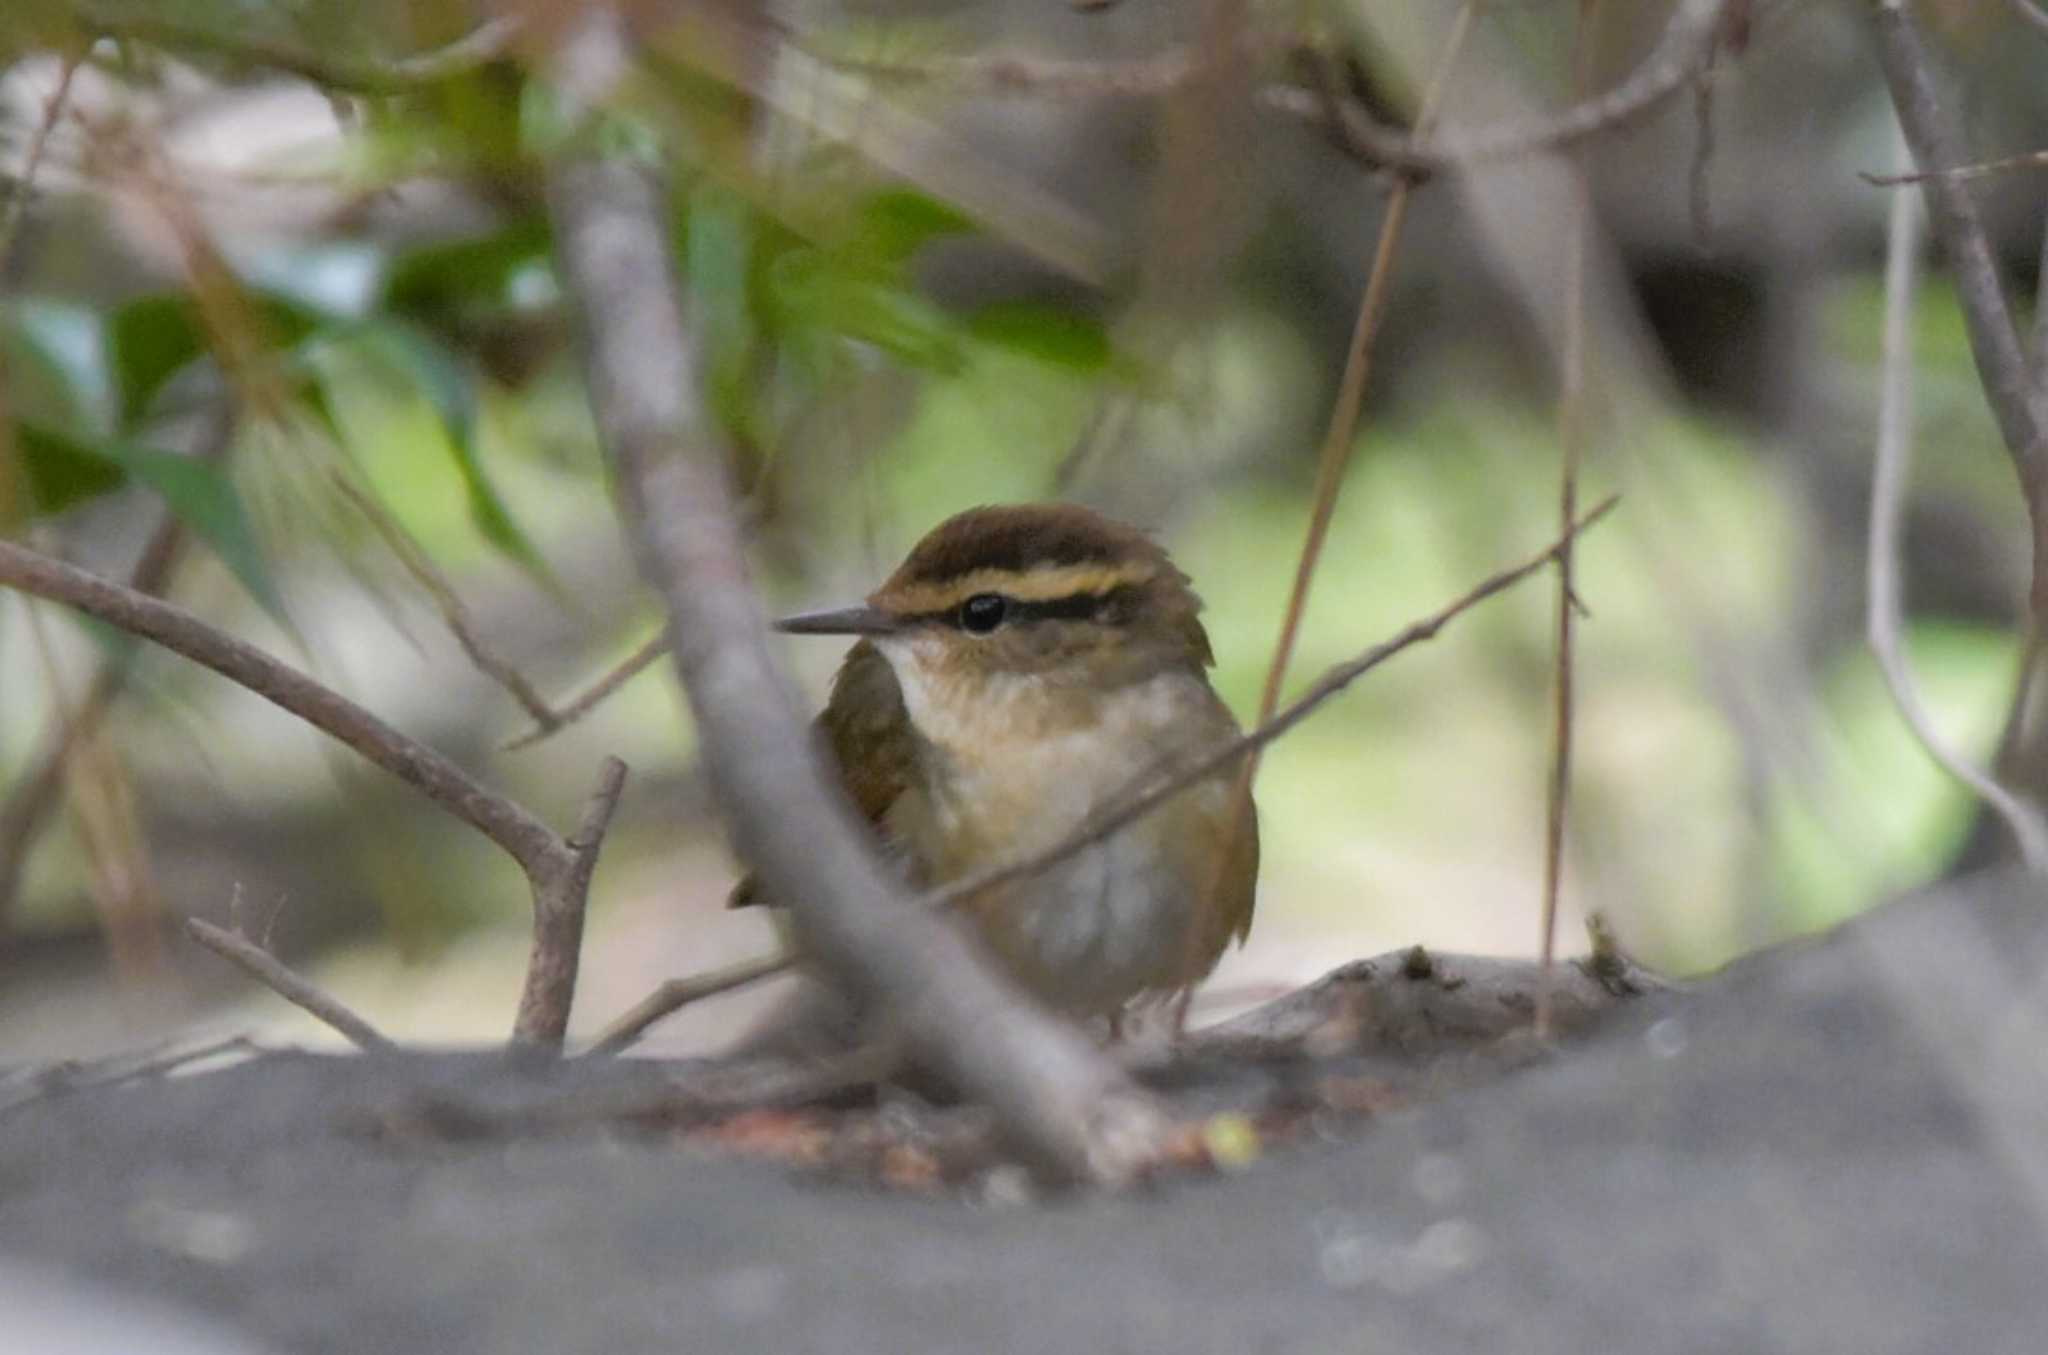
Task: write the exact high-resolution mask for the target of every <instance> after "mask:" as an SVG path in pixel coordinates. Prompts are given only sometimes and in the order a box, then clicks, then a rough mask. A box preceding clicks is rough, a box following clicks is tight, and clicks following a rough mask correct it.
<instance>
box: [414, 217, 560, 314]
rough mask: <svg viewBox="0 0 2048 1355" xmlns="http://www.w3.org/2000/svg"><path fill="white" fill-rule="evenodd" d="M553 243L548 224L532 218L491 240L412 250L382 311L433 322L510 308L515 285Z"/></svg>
mask: <svg viewBox="0 0 2048 1355" xmlns="http://www.w3.org/2000/svg"><path fill="white" fill-rule="evenodd" d="M549 240H550V235H549V232H548V227H547V222H546V221H544V220H542V219H541V218H539V217H533V218H529V219H527V220H524V221H520V222H517V223H515V224H514V225H512V226H509V227H507V228H506V229H504V230H501V231H497V232H495V233H493V234H490V235H483V236H476V237H473V238H471V239H467V240H453V241H446V242H443V243H438V244H432V245H423V246H421V247H420V248H418V249H412V250H408V251H406V253H405V254H404V255H403V256H402V257H401V258H399V259H398V260H397V261H396V262H395V263H394V264H393V265H392V266H391V271H390V272H389V273H388V274H387V275H386V277H385V279H384V286H383V288H382V292H381V304H380V307H379V309H382V310H389V311H396V312H398V313H399V314H401V315H408V316H411V317H413V318H414V319H417V320H422V321H428V322H432V321H436V320H441V319H444V318H445V317H447V316H449V315H451V314H457V315H459V314H463V313H465V312H468V311H470V310H473V309H478V308H491V309H495V308H498V307H502V306H505V305H508V304H510V301H511V297H510V291H511V284H512V279H513V278H514V277H515V276H517V275H518V273H519V272H520V271H521V270H522V269H524V268H526V267H527V266H529V265H530V264H532V263H533V262H534V261H535V260H536V259H544V258H546V257H547V255H548V249H549Z"/></svg>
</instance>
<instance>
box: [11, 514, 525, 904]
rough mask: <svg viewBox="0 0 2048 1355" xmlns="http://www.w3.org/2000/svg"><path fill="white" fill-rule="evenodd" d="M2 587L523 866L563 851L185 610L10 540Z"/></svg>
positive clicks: (495, 800) (401, 738)
mask: <svg viewBox="0 0 2048 1355" xmlns="http://www.w3.org/2000/svg"><path fill="white" fill-rule="evenodd" d="M0 586H5V587H8V588H14V589H18V590H20V591H21V592H24V593H32V594H34V595H35V596H37V597H40V598H47V599H49V600H50V601H51V602H60V603H63V604H64V605H65V606H67V607H73V608H76V609H77V610H79V611H81V612H84V613H86V614H87V615H89V616H94V617H97V618H99V619H100V620H101V621H104V622H106V623H107V624H108V625H110V626H113V627H115V628H116V629H118V630H123V631H126V632H128V633H129V634H130V635H139V636H141V637H142V638H143V639H145V640H150V641H153V642H155V643H156V644H159V645H162V646H163V647H164V648H165V649H169V650H172V651H174V652H176V653H179V654H182V655H184V656H185V657H186V658H188V659H190V660H192V661H193V662H194V663H197V664H201V665H203V666H204V667H207V668H211V669H212V670H213V671H214V672H216V673H219V674H220V675H221V676H222V677H224V678H226V679H228V680H229V681H230V682H233V683H235V684H237V685H238V686H242V687H246V688H247V689H248V690H250V691H252V692H254V693H255V694H256V695H258V696H260V697H262V698H263V699H264V700H266V701H268V702H270V703H271V704H272V705H274V706H280V707H282V708H283V709H285V710H287V711H290V712H291V713H292V714H293V715H296V716H298V717H299V718H300V719H301V720H304V721H305V722H306V723H307V724H309V725H312V726H313V727H314V728H315V729H318V730H320V731H321V732H322V733H324V734H326V735H328V736H330V737H332V738H334V739H337V740H339V741H340V742H342V743H345V744H347V745H348V746H349V747H351V748H353V749H355V750H356V751H357V752H358V753H360V754H362V755H363V756H364V757H365V758H368V759H369V760H370V761H371V762H374V763H376V764H377V765H378V766H379V767H382V768H383V769H384V770H385V771H387V772H390V773H391V774H392V775H393V776H395V777H397V778H398V779H399V780H401V781H404V782H405V783H406V784H408V785H410V786H413V787H414V788H416V789H417V790H419V791H421V792H422V793H423V794H425V795H427V796H428V797H429V798H431V799H432V800H434V801H435V802H436V803H438V804H440V805H441V806H442V807H443V808H445V809H447V810H448V811H449V812H450V813H451V814H453V815H455V817H457V818H459V819H461V820H462V821H463V822H464V823H466V824H468V825H469V826H470V827H472V828H474V829H476V830H477V831H478V832H480V833H482V834H483V835H484V836H485V837H487V838H489V839H490V840H491V841H493V842H495V843H497V844H498V845H499V846H500V847H503V848H504V849H505V851H506V852H507V853H509V854H510V855H511V857H512V859H513V860H515V861H517V862H518V863H519V864H520V865H521V866H522V867H525V868H527V869H529V870H530V869H532V868H534V867H537V866H539V865H541V864H543V863H544V862H545V861H546V860H547V858H548V857H549V856H550V854H551V853H553V852H555V851H557V850H559V848H560V842H561V840H560V839H559V838H558V837H556V836H555V832H554V830H553V829H551V828H549V827H548V826H547V825H546V824H545V823H542V822H541V821H540V820H539V819H537V818H535V817H534V816H533V815H532V814H531V813H529V812H527V810H526V809H524V808H523V807H521V806H520V805H517V804H515V803H513V802H512V801H511V800H508V799H506V798H505V797H504V796H502V795H499V794H497V793H495V792H493V791H490V790H487V789H485V788H484V787H483V786H482V785H480V784H479V783H478V782H477V781H476V780H475V779H474V778H473V777H471V776H470V775H469V773H467V772H465V771H463V770H462V768H460V767H458V766H456V765H455V764H454V763H453V762H450V761H449V760H448V759H447V758H446V757H443V756H442V755H441V754H440V753H437V752H435V751H434V750H433V749H431V748H429V747H427V746H426V745H425V744H423V743H420V742H418V741H417V740H414V739H411V738H408V737H407V736H406V735H404V734H401V733H399V732H398V731H397V730H396V729H393V728H392V727H391V726H390V725H388V724H385V723H384V722H383V721H382V720H380V719H378V718H377V717H376V716H374V715H372V714H371V713H370V712H369V711H367V710H364V709H363V708H362V707H361V706H358V705H357V704H356V703H355V702H353V701H350V700H349V699H348V698H347V697H345V696H342V695H341V694H340V693H338V692H335V691H332V690H330V689H329V688H327V687H323V686H322V685H320V684H319V683H318V682H315V681H314V680H313V679H311V678H309V677H307V676H306V675H305V674H304V673H301V672H300V671H299V670H298V669H296V668H293V667H291V666H290V665H289V664H286V663H282V662H280V661H278V660H277V659H274V658H272V657H271V656H270V655H268V654H266V653H264V652H263V651H262V650H260V649H258V648H256V647H255V646H254V645H251V644H248V643H246V642H244V641H241V640H238V639H236V638H235V637H234V636H232V635H229V634H227V633H226V632H224V631H220V630H216V629H215V628H214V627H212V626H210V625H208V624H207V623H206V622H204V621H201V620H200V619H199V618H198V617H196V616H194V615H193V614H192V613H190V612H188V611H186V610H185V609H184V608H182V607H179V606H176V605H175V604H173V603H169V602H163V601H160V600H158V599H156V598H152V597H145V596H144V595H143V594H141V593H138V592H136V591H134V590H133V589H130V588H123V587H122V586H121V585H119V584H116V583H110V582H108V581H107V580H105V579H102V578H98V577H96V576H94V575H92V574H88V573H86V572H85V571H84V570H82V569H79V568H76V567H75V566H72V565H68V564H65V563H64V562H63V561H61V560H53V559H51V558H50V557H48V556H46V555H42V554H39V553H37V552H35V551H32V550H29V549H27V548H26V547H23V546H18V545H16V544H15V543H14V542H12V541H0Z"/></svg>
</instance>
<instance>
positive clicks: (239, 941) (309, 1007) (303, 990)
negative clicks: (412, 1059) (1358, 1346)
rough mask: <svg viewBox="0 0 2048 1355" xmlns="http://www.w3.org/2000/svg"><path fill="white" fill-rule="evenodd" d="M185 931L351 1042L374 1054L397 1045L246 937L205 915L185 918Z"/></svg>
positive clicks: (200, 943) (332, 996) (199, 942)
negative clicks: (214, 922)
mask: <svg viewBox="0 0 2048 1355" xmlns="http://www.w3.org/2000/svg"><path fill="white" fill-rule="evenodd" d="M185 934H186V935H187V936H189V937H191V938H192V939H193V940H194V941H195V942H197V943H198V944H199V945H202V946H204V947H206V948H207V949H208V950H210V951H212V952H213V953H214V954H215V955H218V956H220V957H221V958H222V959H223V960H226V961H228V962H229V963H231V964H233V965H234V966H235V967H236V968H238V969H240V970H241V971H242V972H243V973H245V974H247V975H249V977H251V978H253V979H255V980H256V981H257V982H259V983H261V984H263V985H264V986H265V987H266V988H269V989H270V990H271V991H272V992H274V993H276V994H277V995H278V996H279V997H281V998H283V999H284V1000H285V1001H287V1002H289V1003H291V1004H292V1005H293V1006H294V1007H297V1008H299V1009H300V1010H301V1011H303V1012H306V1013H307V1014H309V1015H311V1016H314V1017H317V1018H318V1019H319V1020H321V1021H322V1022H324V1023H325V1024H327V1025H328V1026H331V1027H332V1028H333V1029H335V1030H336V1031H338V1032H340V1033H341V1035H343V1036H344V1037H345V1038H346V1039H347V1040H348V1041H349V1043H351V1044H353V1045H355V1046H356V1047H357V1048H359V1049H363V1050H366V1051H368V1052H369V1053H372V1054H380V1053H385V1052H388V1051H389V1050H392V1049H395V1048H397V1046H396V1045H394V1044H392V1043H391V1041H390V1040H388V1039H386V1038H385V1037H384V1036H383V1035H381V1034H379V1033H378V1031H377V1028H376V1027H375V1026H372V1025H371V1024H370V1023H369V1022H368V1021H365V1020H364V1019H363V1018H362V1017H360V1016H357V1015H356V1014H355V1013H354V1012H352V1011H350V1010H349V1009H348V1008H347V1007H345V1006H343V1005H342V1003H341V1002H340V1001H339V1000H338V999H337V998H335V997H334V995H333V994H331V993H328V992H327V991H326V990H324V989H322V988H320V987H319V986H318V985H317V984H315V983H313V982H312V981H311V980H310V979H307V978H305V977H304V976H303V975H300V974H298V973H296V972H294V971H293V970H291V969H289V968H287V967H286V966H285V965H284V964H283V963H282V962H281V961H280V960H278V958H277V957H276V956H274V955H272V954H271V953H270V952H269V951H266V950H264V949H263V948H262V947H261V946H258V945H257V944H256V943H255V942H253V941H251V940H249V939H248V938H247V937H243V936H237V935H235V934H234V933H233V932H231V931H229V930H228V929H227V928H225V927H216V926H214V925H213V924H212V923H211V922H208V921H206V920H205V919H204V918H196V917H188V918H186V919H185Z"/></svg>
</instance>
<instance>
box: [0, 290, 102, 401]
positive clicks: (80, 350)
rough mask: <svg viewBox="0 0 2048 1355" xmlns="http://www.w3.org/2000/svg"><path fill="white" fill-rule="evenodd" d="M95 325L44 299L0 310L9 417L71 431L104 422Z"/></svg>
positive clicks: (0, 382)
mask: <svg viewBox="0 0 2048 1355" xmlns="http://www.w3.org/2000/svg"><path fill="white" fill-rule="evenodd" d="M99 344H100V337H99V320H98V318H97V317H96V316H95V315H94V314H93V313H92V312H91V311H88V310H87V309H86V308H84V307H82V306H72V305H67V304H63V303H58V302H52V301H48V300H42V299H23V300H17V301H9V302H7V303H5V304H4V305H0V389H4V390H5V391H6V394H7V405H8V410H9V412H10V413H12V414H13V415H15V416H16V417H17V418H24V419H41V420H43V421H45V422H48V423H54V424H58V425H61V426H64V427H70V428H96V427H98V426H100V425H101V423H102V422H103V421H104V406H105V393H106V374H105V372H104V371H103V370H101V368H100V366H99V363H98V361H97V354H98V352H99Z"/></svg>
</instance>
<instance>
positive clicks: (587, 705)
mask: <svg viewBox="0 0 2048 1355" xmlns="http://www.w3.org/2000/svg"><path fill="white" fill-rule="evenodd" d="M668 651H669V644H668V628H667V627H666V626H664V627H663V628H662V629H660V630H658V631H656V632H655V633H654V634H653V635H652V636H650V637H648V638H647V639H646V640H644V641H642V642H641V645H640V647H639V648H638V649H636V650H634V651H633V652H632V653H631V654H630V655H628V656H627V657H626V658H625V659H624V661H622V662H621V663H619V664H618V665H616V666H615V667H613V668H612V670H611V671H610V672H608V673H606V674H605V675H604V676H603V677H600V678H599V679H598V680H597V681H595V682H593V683H591V684H590V685H589V686H588V687H585V688H584V689H583V690H582V691H581V692H578V693H577V694H576V695H575V696H573V697H571V698H570V699H569V700H568V701H566V702H564V703H563V704H562V705H559V706H549V705H547V704H546V702H542V706H543V708H544V709H545V710H546V715H545V717H543V716H541V715H539V714H536V715H535V717H534V727H533V728H532V729H529V730H527V731H526V732H525V733H524V734H521V735H520V736H519V737H518V738H516V739H513V740H512V741H511V742H510V743H507V744H506V745H505V751H506V752H508V753H509V752H512V751H513V750H514V749H518V748H530V747H532V746H533V745H534V744H536V743H539V742H540V741H541V740H542V739H545V738H546V737H548V735H550V734H553V733H555V732H557V731H558V730H561V729H563V728H565V727H567V726H569V725H572V724H575V723H576V722H577V721H578V720H580V719H582V718H583V717H584V716H586V715H588V714H590V712H591V711H593V710H595V709H597V707H598V706H599V705H600V704H601V703H603V702H604V701H605V700H606V699H608V698H609V697H610V696H611V694H612V693H613V692H616V691H617V690H618V689H619V688H621V687H623V686H625V685H626V684H627V683H628V682H630V681H632V680H633V679H634V678H636V677H638V676H640V674H641V673H643V672H645V671H646V670H647V669H648V668H650V667H652V666H653V665H654V662H655V661H656V660H657V659H660V658H661V657H663V656H664V655H666V654H667V653H668Z"/></svg>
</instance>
